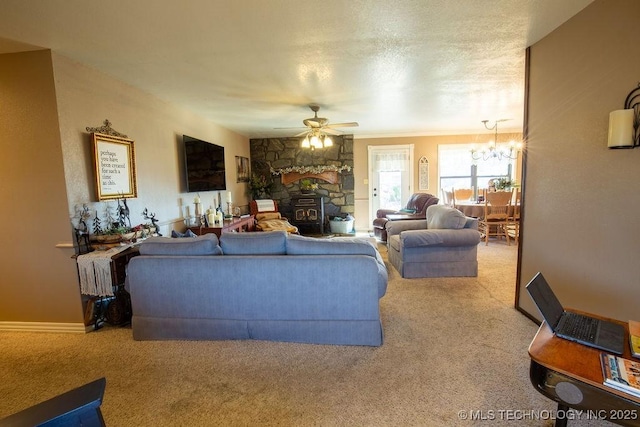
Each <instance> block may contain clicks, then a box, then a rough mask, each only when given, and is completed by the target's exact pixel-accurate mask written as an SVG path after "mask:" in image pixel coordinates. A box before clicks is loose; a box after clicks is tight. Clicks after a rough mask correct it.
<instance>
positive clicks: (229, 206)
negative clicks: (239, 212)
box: [227, 202, 233, 217]
mask: <svg viewBox="0 0 640 427" xmlns="http://www.w3.org/2000/svg"><path fill="white" fill-rule="evenodd" d="M227 216H230V217H232V216H233V203H231V202H227Z"/></svg>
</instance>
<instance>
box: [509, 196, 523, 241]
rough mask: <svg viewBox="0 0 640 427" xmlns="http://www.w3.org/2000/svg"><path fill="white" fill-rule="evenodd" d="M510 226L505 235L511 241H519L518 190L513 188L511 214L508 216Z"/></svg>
mask: <svg viewBox="0 0 640 427" xmlns="http://www.w3.org/2000/svg"><path fill="white" fill-rule="evenodd" d="M509 219H510V221H511V224H509V225H508V226H507V233H509V236H511V238H512V239H514V240H516V241H518V240H519V239H520V189H519V188H514V189H513V190H512V195H511V214H510V215H509Z"/></svg>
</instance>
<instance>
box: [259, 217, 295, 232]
mask: <svg viewBox="0 0 640 427" xmlns="http://www.w3.org/2000/svg"><path fill="white" fill-rule="evenodd" d="M256 221H257V222H258V224H257V227H258V229H259V230H262V231H274V230H285V231H286V232H287V233H297V232H298V227H295V226H293V225H291V224H290V223H289V221H288V220H287V219H286V218H282V216H281V215H280V212H269V213H261V214H258V215H256Z"/></svg>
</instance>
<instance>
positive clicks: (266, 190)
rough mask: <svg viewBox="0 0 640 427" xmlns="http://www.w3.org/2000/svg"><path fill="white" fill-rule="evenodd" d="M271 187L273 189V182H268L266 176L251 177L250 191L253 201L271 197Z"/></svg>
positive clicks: (254, 175) (256, 175)
mask: <svg viewBox="0 0 640 427" xmlns="http://www.w3.org/2000/svg"><path fill="white" fill-rule="evenodd" d="M271 187H273V182H272V181H270V180H268V179H267V177H266V176H264V175H259V174H255V173H254V174H252V175H251V180H250V181H249V191H250V192H251V197H252V198H253V200H258V199H268V198H269V197H271Z"/></svg>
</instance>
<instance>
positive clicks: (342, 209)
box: [250, 135, 354, 230]
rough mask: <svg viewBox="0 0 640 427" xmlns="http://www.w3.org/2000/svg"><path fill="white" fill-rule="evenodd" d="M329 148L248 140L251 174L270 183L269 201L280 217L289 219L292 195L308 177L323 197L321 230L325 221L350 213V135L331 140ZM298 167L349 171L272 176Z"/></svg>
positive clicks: (287, 141)
mask: <svg viewBox="0 0 640 427" xmlns="http://www.w3.org/2000/svg"><path fill="white" fill-rule="evenodd" d="M332 139H333V146H332V147H328V148H320V149H316V150H314V151H311V150H309V149H306V148H301V147H300V141H301V139H300V138H265V139H252V140H250V150H251V151H250V153H251V154H250V155H251V173H252V174H260V175H264V176H265V177H267V179H270V180H272V182H273V185H272V188H271V198H272V199H274V200H276V201H277V202H278V205H279V208H280V212H281V213H282V215H283V216H285V217H288V218H291V215H292V200H291V199H292V196H295V195H297V194H300V193H301V191H300V180H301V179H303V178H310V179H312V181H315V182H316V183H317V184H318V189H317V190H316V191H315V193H316V194H318V195H322V196H324V210H325V225H326V226H325V230H328V229H329V226H328V221H329V218H332V217H334V216H345V215H346V214H352V215H353V212H354V180H353V135H341V136H335V137H332ZM296 166H297V167H300V166H336V167H337V168H341V167H344V166H349V167H351V170H350V171H346V170H343V171H341V172H337V173H322V174H313V173H303V174H300V173H297V172H291V173H289V174H285V175H274V174H273V173H272V172H271V171H272V170H276V171H277V170H280V169H286V168H290V167H296Z"/></svg>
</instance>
